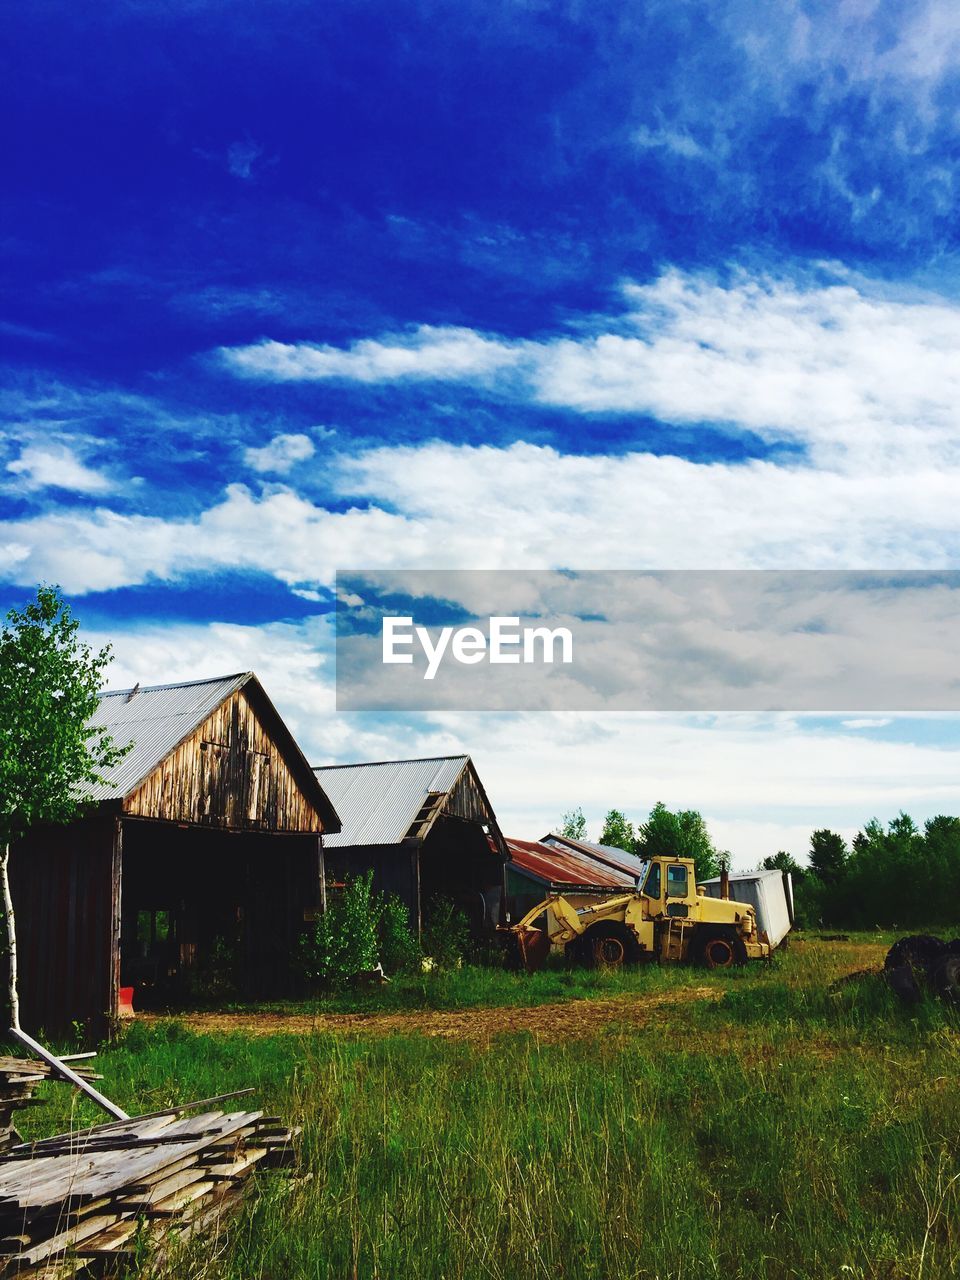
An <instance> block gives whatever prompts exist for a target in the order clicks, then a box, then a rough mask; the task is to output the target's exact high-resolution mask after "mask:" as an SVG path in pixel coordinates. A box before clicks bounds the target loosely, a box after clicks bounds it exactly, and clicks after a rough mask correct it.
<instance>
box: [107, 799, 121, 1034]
mask: <svg viewBox="0 0 960 1280" xmlns="http://www.w3.org/2000/svg"><path fill="white" fill-rule="evenodd" d="M122 886H123V818H122V817H121V816H120V815H119V814H117V816H116V817H115V818H114V820H113V842H112V846H111V856H110V964H109V966H108V972H109V984H110V990H109V992H108V993H107V1008H106V1014H107V1018H108V1020H109V1030H110V1032H111V1033H112V1032H113V1031H114V1030H115V1025H114V1024H115V1021H116V1019H117V1017H118V1016H119V1013H120V930H121V918H120V895H121V892H122Z"/></svg>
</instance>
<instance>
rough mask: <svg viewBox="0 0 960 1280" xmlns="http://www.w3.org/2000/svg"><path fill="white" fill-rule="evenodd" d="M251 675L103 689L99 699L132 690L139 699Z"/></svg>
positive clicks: (251, 673) (239, 672)
mask: <svg viewBox="0 0 960 1280" xmlns="http://www.w3.org/2000/svg"><path fill="white" fill-rule="evenodd" d="M252 675H253V672H252V671H232V672H231V673H230V674H229V675H225V676H208V677H207V678H206V679H205V680H171V681H170V683H169V684H141V685H137V684H135V685H133V686H132V687H131V688H129V689H104V691H103V692H102V693H101V694H100V697H101V698H119V697H121V696H122V695H123V694H126V693H132V692H133V690H134V689H136V691H137V696H138V697H139V695H140V694H141V693H161V692H163V691H165V690H167V689H192V688H193V687H194V686H195V685H200V684H223V682H224V681H225V680H239V679H241V677H243V678H245V677H247V676H252Z"/></svg>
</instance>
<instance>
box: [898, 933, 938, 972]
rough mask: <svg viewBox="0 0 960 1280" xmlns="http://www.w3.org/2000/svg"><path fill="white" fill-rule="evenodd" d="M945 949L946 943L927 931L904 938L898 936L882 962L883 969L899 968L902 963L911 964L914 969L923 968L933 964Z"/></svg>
mask: <svg viewBox="0 0 960 1280" xmlns="http://www.w3.org/2000/svg"><path fill="white" fill-rule="evenodd" d="M946 949H947V944H946V943H945V942H943V941H942V940H941V939H940V938H934V937H932V936H931V935H930V934H929V933H913V934H910V936H909V937H906V938H898V939H897V941H896V942H895V943H894V944H893V946H892V947H891V948H890V950H889V951H888V952H887V958H886V959H885V960H884V962H883V967H884V969H899V968H900V966H901V965H902V964H911V965H913V967H914V968H915V969H920V970H924V969H927V968H928V967H930V966H931V965H933V964H935V963H936V962H937V961H938V960H939V959H940V958H941V957H942V956H943V953H944V952H945V951H946Z"/></svg>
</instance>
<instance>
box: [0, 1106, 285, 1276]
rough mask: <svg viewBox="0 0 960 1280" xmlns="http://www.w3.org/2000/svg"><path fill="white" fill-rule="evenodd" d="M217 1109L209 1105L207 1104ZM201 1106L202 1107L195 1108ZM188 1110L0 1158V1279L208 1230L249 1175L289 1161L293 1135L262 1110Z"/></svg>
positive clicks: (71, 1267) (60, 1271)
mask: <svg viewBox="0 0 960 1280" xmlns="http://www.w3.org/2000/svg"><path fill="white" fill-rule="evenodd" d="M209 1101H211V1102H212V1101H216V1100H212V1099H211V1100H209ZM199 1105H204V1104H199ZM185 1109H186V1108H182V1107H181V1108H179V1109H174V1110H171V1111H169V1112H165V1113H159V1112H158V1113H155V1114H153V1115H150V1116H140V1117H136V1118H134V1119H131V1120H127V1121H116V1122H113V1123H110V1124H104V1125H97V1126H96V1127H94V1128H92V1129H85V1130H82V1131H79V1132H76V1133H65V1134H60V1135H59V1136H57V1137H54V1138H46V1139H44V1140H43V1141H41V1142H33V1143H21V1144H20V1145H19V1146H16V1147H13V1148H11V1149H10V1150H9V1151H7V1152H6V1153H5V1154H4V1155H2V1156H0V1277H3V1278H4V1280H6V1277H8V1276H20V1277H28V1276H29V1277H31V1278H39V1277H44V1280H47V1278H51V1280H52V1277H54V1276H56V1277H62V1276H70V1275H73V1274H75V1273H76V1272H77V1271H78V1270H80V1269H81V1268H82V1267H84V1266H86V1265H88V1264H89V1263H92V1262H95V1261H98V1260H99V1261H101V1262H109V1261H110V1260H114V1261H119V1259H120V1258H121V1257H122V1256H123V1255H124V1254H128V1253H130V1252H131V1251H132V1250H133V1247H134V1237H135V1236H136V1235H137V1232H138V1230H139V1231H142V1232H144V1233H145V1234H146V1235H147V1237H148V1239H149V1240H150V1241H152V1242H154V1243H160V1242H161V1241H169V1239H170V1232H171V1230H173V1231H175V1232H176V1233H178V1235H179V1237H180V1238H183V1237H184V1236H185V1235H189V1234H193V1233H194V1232H196V1231H202V1230H205V1229H208V1228H210V1227H212V1226H213V1225H214V1224H215V1223H216V1222H218V1221H219V1219H220V1217H221V1216H222V1215H223V1214H224V1212H226V1211H227V1210H229V1209H231V1208H233V1207H235V1206H236V1205H237V1204H239V1202H240V1200H241V1199H242V1197H243V1195H244V1192H245V1190H246V1189H247V1187H248V1185H249V1175H250V1174H251V1172H252V1171H253V1169H254V1168H255V1167H260V1168H262V1167H264V1166H271V1165H272V1166H277V1165H282V1164H286V1163H288V1161H289V1160H290V1158H291V1157H292V1152H293V1147H292V1143H293V1138H294V1136H295V1134H294V1132H293V1131H291V1130H290V1129H288V1128H286V1127H284V1126H283V1125H282V1124H280V1122H279V1121H278V1120H277V1119H276V1118H275V1117H265V1116H264V1115H263V1113H262V1112H260V1111H232V1112H224V1111H221V1110H206V1111H203V1112H201V1113H199V1114H194V1115H189V1116H184V1115H183V1114H182V1112H183V1111H184V1110H185Z"/></svg>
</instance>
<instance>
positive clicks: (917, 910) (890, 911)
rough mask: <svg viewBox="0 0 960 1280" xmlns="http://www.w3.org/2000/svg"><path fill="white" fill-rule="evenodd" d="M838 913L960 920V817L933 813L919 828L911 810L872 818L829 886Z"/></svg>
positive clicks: (926, 921) (916, 923) (859, 917)
mask: <svg viewBox="0 0 960 1280" xmlns="http://www.w3.org/2000/svg"><path fill="white" fill-rule="evenodd" d="M828 888H829V891H830V893H832V894H834V895H835V896H836V898H837V904H836V908H835V914H836V918H838V919H843V920H844V921H848V922H849V923H850V924H851V925H855V926H865V927H870V926H876V925H884V926H886V925H890V926H896V927H899V928H912V927H924V928H926V927H929V926H931V925H932V926H936V925H941V924H942V925H948V926H954V927H955V925H956V919H957V907H956V904H957V901H958V895H960V820H958V819H957V818H953V817H947V816H946V815H939V816H937V817H935V818H930V819H929V820H928V821H927V822H925V823H924V826H923V829H922V830H920V829H919V828H918V827H917V825H916V823H915V822H914V821H913V819H912V818H911V817H910V816H909V815H908V814H906V813H900V814H898V815H897V817H896V818H894V819H892V821H890V822H889V823H888V824H887V828H886V830H884V828H883V826H882V825H881V824H880V823H879V822H877V821H876V820H873V821H871V822H868V823H867V825H866V826H865V827H864V829H863V831H861V832H859V833H858V834H857V836H856V837H855V839H854V841H853V849H852V851H851V853H850V855H849V857H848V859H847V860H846V862H845V863H844V867H843V874H842V876H841V877H840V878H839V879H838V880H836V881H834V882H833V883H832V884H830V885H829V886H828Z"/></svg>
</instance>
